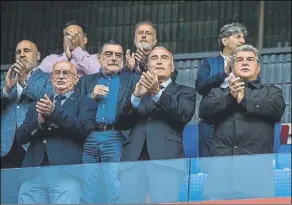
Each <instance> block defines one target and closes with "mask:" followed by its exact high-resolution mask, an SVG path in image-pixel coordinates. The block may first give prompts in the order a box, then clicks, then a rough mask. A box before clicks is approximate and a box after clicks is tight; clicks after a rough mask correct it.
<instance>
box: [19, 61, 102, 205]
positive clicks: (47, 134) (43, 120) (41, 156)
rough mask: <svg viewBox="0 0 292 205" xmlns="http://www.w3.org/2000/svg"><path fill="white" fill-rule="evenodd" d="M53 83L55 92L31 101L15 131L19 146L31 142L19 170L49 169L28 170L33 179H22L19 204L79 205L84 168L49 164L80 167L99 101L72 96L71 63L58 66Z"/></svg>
mask: <svg viewBox="0 0 292 205" xmlns="http://www.w3.org/2000/svg"><path fill="white" fill-rule="evenodd" d="M51 81H52V84H53V86H54V90H55V94H54V95H52V96H48V95H47V94H45V95H44V97H43V98H41V99H40V100H39V101H37V102H35V103H32V104H31V106H30V107H29V109H28V111H27V115H26V118H25V120H24V122H23V124H22V125H21V126H20V127H19V128H18V129H17V131H16V139H17V141H18V143H19V144H22V145H23V144H27V143H30V145H29V147H28V150H27V153H26V156H25V158H24V161H23V165H22V167H37V166H41V167H43V166H50V168H49V169H31V170H29V171H28V175H31V176H27V175H26V174H25V175H24V174H23V175H22V176H21V178H22V181H23V182H22V185H21V187H20V190H19V196H18V203H37V204H39V203H53V204H57V203H64V204H67V203H70V204H71V203H76V204H77V203H79V200H80V197H81V185H82V183H81V182H82V181H83V177H84V176H82V171H83V169H82V170H81V172H80V170H78V168H76V167H74V169H72V168H68V167H62V166H59V167H58V168H54V167H52V166H54V165H57V166H58V165H72V164H82V149H83V144H84V141H85V139H86V137H87V136H88V135H89V133H90V132H91V131H92V130H93V129H94V126H95V113H96V110H97V103H96V102H95V100H93V99H91V98H88V97H82V98H79V95H77V94H76V93H75V92H74V87H75V85H76V84H77V81H78V77H77V71H76V68H75V66H74V65H73V64H72V63H70V62H67V61H61V62H58V63H56V64H55V66H54V68H53V71H52V73H51ZM38 170H39V172H38Z"/></svg>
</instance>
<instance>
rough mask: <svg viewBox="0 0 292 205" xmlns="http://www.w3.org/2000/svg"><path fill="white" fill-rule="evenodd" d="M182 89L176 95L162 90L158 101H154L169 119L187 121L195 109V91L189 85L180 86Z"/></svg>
mask: <svg viewBox="0 0 292 205" xmlns="http://www.w3.org/2000/svg"><path fill="white" fill-rule="evenodd" d="M182 89H183V91H182V93H181V94H180V96H179V97H178V99H177V96H173V95H169V94H168V93H167V92H165V91H164V92H162V94H161V97H160V99H159V101H158V102H157V103H156V105H157V106H158V107H160V108H161V109H162V110H164V112H165V113H166V115H167V116H168V117H169V118H171V119H176V120H178V121H179V122H181V123H184V124H186V123H188V122H189V121H190V120H191V119H192V117H193V115H194V113H195V109H196V91H195V89H194V88H191V87H184V88H182Z"/></svg>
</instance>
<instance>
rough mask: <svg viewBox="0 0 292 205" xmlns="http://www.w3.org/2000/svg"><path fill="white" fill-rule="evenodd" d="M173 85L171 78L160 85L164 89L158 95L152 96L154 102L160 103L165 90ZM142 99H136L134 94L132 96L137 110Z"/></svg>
mask: <svg viewBox="0 0 292 205" xmlns="http://www.w3.org/2000/svg"><path fill="white" fill-rule="evenodd" d="M170 83H171V78H169V79H168V80H167V81H164V82H163V83H161V84H160V85H162V86H163V87H164V88H163V89H160V91H159V92H158V93H157V94H156V95H153V96H151V98H152V99H153V100H154V102H155V103H156V102H158V100H159V99H160V97H161V95H162V92H163V91H164V90H165V88H166V87H167V86H168V85H169V84H170ZM140 101H141V98H138V97H136V96H135V95H133V94H132V96H131V103H132V105H133V106H134V107H135V108H137V107H138V106H139V104H140Z"/></svg>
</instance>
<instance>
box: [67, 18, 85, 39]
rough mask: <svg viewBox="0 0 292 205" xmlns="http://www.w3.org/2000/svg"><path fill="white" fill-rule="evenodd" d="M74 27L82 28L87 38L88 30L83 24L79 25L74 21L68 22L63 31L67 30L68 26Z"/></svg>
mask: <svg viewBox="0 0 292 205" xmlns="http://www.w3.org/2000/svg"><path fill="white" fill-rule="evenodd" d="M72 25H76V26H80V27H81V29H82V32H83V35H85V36H86V28H85V26H84V25H83V24H80V23H78V22H77V21H75V20H73V21H68V22H66V23H65V25H64V28H63V30H65V28H67V27H68V26H72Z"/></svg>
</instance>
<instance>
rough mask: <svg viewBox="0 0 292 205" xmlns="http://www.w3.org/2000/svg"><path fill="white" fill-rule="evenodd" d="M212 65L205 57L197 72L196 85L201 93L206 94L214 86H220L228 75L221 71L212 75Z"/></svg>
mask: <svg viewBox="0 0 292 205" xmlns="http://www.w3.org/2000/svg"><path fill="white" fill-rule="evenodd" d="M210 74H211V67H210V64H209V62H208V60H207V59H205V60H204V61H203V62H202V64H201V66H200V68H199V70H198V74H197V79H196V82H195V87H196V90H197V92H198V93H199V94H200V95H203V96H204V95H206V94H207V93H208V92H209V91H210V90H211V89H212V88H215V87H219V86H220V85H221V83H223V81H224V79H225V78H226V77H227V76H226V74H225V73H224V72H219V73H217V74H216V75H213V76H210Z"/></svg>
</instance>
